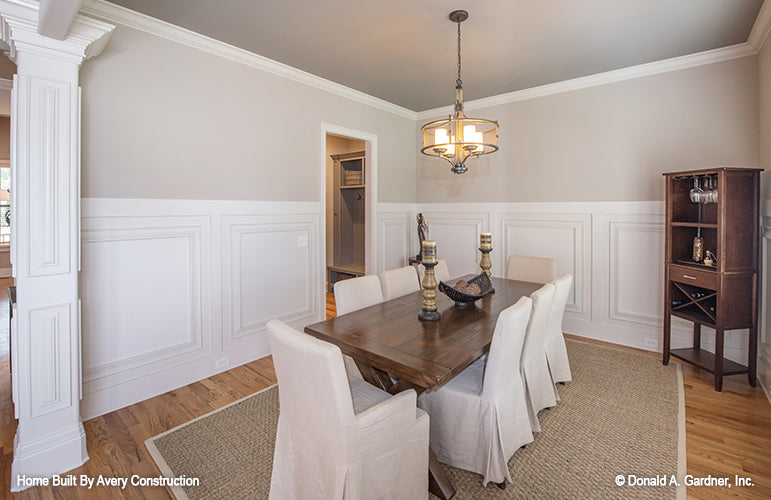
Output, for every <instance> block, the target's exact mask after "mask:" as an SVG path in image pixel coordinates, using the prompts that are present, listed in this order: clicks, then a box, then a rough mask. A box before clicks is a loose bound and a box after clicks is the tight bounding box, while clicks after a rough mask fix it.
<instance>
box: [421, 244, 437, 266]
mask: <svg viewBox="0 0 771 500" xmlns="http://www.w3.org/2000/svg"><path fill="white" fill-rule="evenodd" d="M423 264H436V241H431V240H426V241H424V242H423Z"/></svg>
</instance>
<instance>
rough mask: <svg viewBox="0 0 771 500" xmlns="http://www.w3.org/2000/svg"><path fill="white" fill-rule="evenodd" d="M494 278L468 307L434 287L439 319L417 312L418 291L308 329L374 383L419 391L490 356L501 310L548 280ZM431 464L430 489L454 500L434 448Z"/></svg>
mask: <svg viewBox="0 0 771 500" xmlns="http://www.w3.org/2000/svg"><path fill="white" fill-rule="evenodd" d="M471 277H472V276H471V275H468V276H462V277H460V278H458V279H465V280H468V279H469V278H471ZM490 281H491V283H492V286H493V290H492V291H491V292H490V293H488V294H486V295H485V296H483V297H481V298H480V299H478V300H476V301H475V302H471V303H468V304H465V305H461V304H456V303H455V302H454V301H453V300H452V299H450V298H449V297H447V296H446V295H444V294H442V293H437V294H436V295H437V296H436V308H437V311H438V312H439V313H440V318H439V319H438V320H436V321H424V320H421V319H419V318H418V313H419V312H420V310H421V308H422V304H423V292H422V290H421V291H417V292H414V293H410V294H407V295H404V296H402V297H397V298H395V299H391V300H387V301H384V302H381V303H378V304H375V305H372V306H369V307H366V308H363V309H359V310H357V311H353V312H349V313H347V314H342V315H340V316H336V317H334V318H331V319H328V320H326V321H321V322H319V323H314V324H312V325H309V326H306V327H305V332H306V333H308V334H310V335H312V336H314V337H316V338H318V339H321V340H324V341H326V342H330V343H332V344H335V345H336V346H338V347H339V348H340V350H341V351H342V352H343V354H347V355H349V356H351V357H352V358H353V360H354V361H355V362H356V366H357V367H358V369H359V371H360V372H361V375H362V377H363V378H364V380H366V381H367V382H369V383H370V384H372V385H374V386H376V387H379V388H381V389H383V390H385V391H388V392H389V393H391V394H397V393H399V392H401V391H403V390H406V389H414V390H415V391H416V392H417V393H418V394H420V393H422V392H423V391H426V390H431V389H434V388H436V387H439V386H441V385H443V384H445V383H447V382H448V381H449V380H451V379H452V378H453V377H454V376H455V375H457V374H459V373H460V372H462V371H463V370H464V369H466V368H467V367H468V366H469V365H471V364H472V363H473V362H474V361H476V360H477V359H479V358H480V357H482V356H483V355H484V354H486V353H487V351H488V350H489V349H490V343H491V342H492V338H493V331H494V330H495V323H496V321H497V319H498V314H499V313H500V312H501V311H503V310H504V309H506V308H507V307H509V306H511V305H512V304H514V303H515V302H517V301H518V300H519V299H520V298H521V297H523V296H528V295H530V294H531V293H532V292H534V291H535V290H537V289H538V288H540V287H541V286H543V284H541V283H530V282H526V281H516V280H509V279H504V278H494V277H491V278H490ZM454 282H455V280H450V283H449V284H452V283H454ZM428 465H429V490H430V491H431V492H432V493H433V494H435V495H436V496H438V497H439V498H442V499H444V500H449V499H450V498H452V496H453V495H454V494H455V488H454V487H453V485H452V483H451V481H450V480H449V478H448V477H447V474H446V472H445V470H444V468H443V467H442V465H441V464H440V463H439V462H438V460H437V459H436V457H435V455H434V453H433V452H432V451H431V450H430V449H429V464H428Z"/></svg>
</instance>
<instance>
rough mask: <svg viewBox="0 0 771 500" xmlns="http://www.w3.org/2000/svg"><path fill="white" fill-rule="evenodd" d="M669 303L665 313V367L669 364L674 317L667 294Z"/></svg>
mask: <svg viewBox="0 0 771 500" xmlns="http://www.w3.org/2000/svg"><path fill="white" fill-rule="evenodd" d="M666 300H667V303H666V304H665V306H664V307H665V308H666V312H665V313H664V347H663V349H662V350H661V362H662V363H663V364H664V365H668V364H669V342H670V338H671V331H672V330H671V328H672V316H670V311H669V305H668V304H669V295H668V294H667V299H666Z"/></svg>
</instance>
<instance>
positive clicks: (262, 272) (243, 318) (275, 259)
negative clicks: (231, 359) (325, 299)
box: [222, 216, 319, 350]
mask: <svg viewBox="0 0 771 500" xmlns="http://www.w3.org/2000/svg"><path fill="white" fill-rule="evenodd" d="M281 218H282V219H284V220H283V222H281V223H277V220H276V219H277V218H276V217H275V216H234V217H230V216H226V217H223V222H222V224H223V233H222V234H223V251H222V255H223V269H222V279H223V296H222V304H223V312H225V314H224V316H223V333H224V335H223V348H224V349H225V350H229V349H234V348H237V347H240V346H242V345H244V344H245V343H251V342H255V341H256V340H257V339H258V338H259V339H262V340H263V342H264V341H266V337H265V335H266V328H265V324H266V323H267V322H268V321H270V320H271V319H273V318H278V319H281V320H282V321H284V322H286V323H292V322H298V321H304V322H306V323H307V322H310V320H312V319H313V318H314V317H315V314H316V310H317V307H315V306H316V304H315V301H314V297H315V296H316V293H315V291H316V288H317V286H318V279H316V277H317V276H318V274H319V273H318V272H317V270H316V269H315V267H316V266H315V264H314V263H315V262H316V261H317V259H316V255H317V252H318V251H317V248H318V246H319V245H318V234H317V231H318V224H317V221H318V219H317V218H316V217H315V216H311V217H307V216H306V217H302V216H285V217H281Z"/></svg>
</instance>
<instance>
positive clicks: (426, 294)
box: [418, 241, 442, 321]
mask: <svg viewBox="0 0 771 500" xmlns="http://www.w3.org/2000/svg"><path fill="white" fill-rule="evenodd" d="M426 243H428V242H426V241H424V242H423V244H424V245H425V244H426ZM431 243H434V247H433V248H434V250H436V242H431ZM425 248H426V247H425V246H424V247H423V267H425V268H426V272H425V274H424V275H423V308H422V309H421V310H420V312H419V313H418V319H421V320H423V321H436V320H438V319H439V318H441V317H442V315H441V314H440V313H439V311H437V310H436V287H437V286H438V283H437V282H436V277H435V276H434V266H435V265H436V254H434V258H433V259H434V260H433V261H432V262H427V261H426V253H425Z"/></svg>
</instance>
